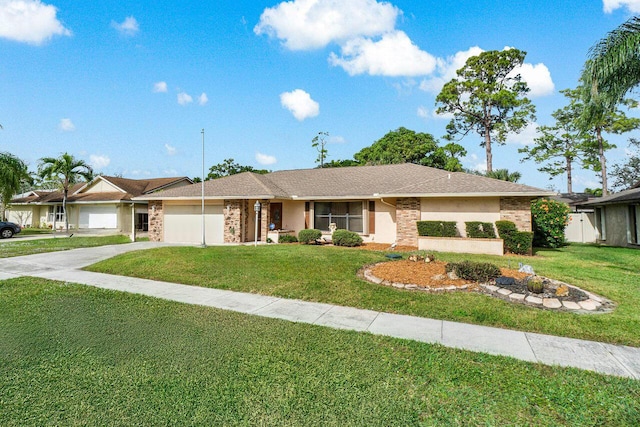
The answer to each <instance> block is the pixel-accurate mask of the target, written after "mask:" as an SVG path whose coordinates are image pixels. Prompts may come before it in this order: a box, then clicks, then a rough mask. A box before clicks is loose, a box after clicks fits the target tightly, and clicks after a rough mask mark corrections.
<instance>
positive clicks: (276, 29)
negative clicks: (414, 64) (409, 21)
mask: <svg viewBox="0 0 640 427" xmlns="http://www.w3.org/2000/svg"><path fill="white" fill-rule="evenodd" d="M401 13H402V12H401V11H400V10H399V9H398V8H397V7H395V6H393V5H392V4H391V3H388V2H377V1H375V0H350V1H344V0H293V1H286V2H282V3H280V4H278V5H277V6H274V7H272V8H267V9H265V10H264V11H263V12H262V15H260V22H258V25H256V26H255V28H254V29H253V31H254V33H256V34H257V35H261V34H266V35H268V36H269V37H273V38H277V39H279V40H281V41H282V43H283V45H284V46H285V47H286V48H288V49H290V50H307V49H318V48H322V47H325V46H327V45H328V44H329V43H334V42H338V43H340V42H343V41H346V40H350V39H353V38H358V37H373V36H379V35H382V34H384V33H387V32H389V31H392V30H393V29H394V28H395V23H396V19H397V17H398V15H400V14H401Z"/></svg>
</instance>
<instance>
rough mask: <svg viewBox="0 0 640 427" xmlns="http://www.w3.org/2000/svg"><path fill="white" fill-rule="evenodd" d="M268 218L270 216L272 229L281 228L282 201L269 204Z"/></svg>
mask: <svg viewBox="0 0 640 427" xmlns="http://www.w3.org/2000/svg"><path fill="white" fill-rule="evenodd" d="M269 218H271V224H273V225H274V228H273V229H274V230H282V203H271V204H270V208H269ZM269 228H271V227H269Z"/></svg>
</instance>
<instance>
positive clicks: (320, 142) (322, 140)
mask: <svg viewBox="0 0 640 427" xmlns="http://www.w3.org/2000/svg"><path fill="white" fill-rule="evenodd" d="M327 138H329V132H318V134H317V135H316V136H314V137H313V139H312V140H311V146H312V147H313V148H315V149H316V150H318V158H317V159H316V163H318V164H320V167H321V168H323V167H324V159H326V158H327V155H328V153H329V152H328V151H327V149H326V148H324V146H325V145H327Z"/></svg>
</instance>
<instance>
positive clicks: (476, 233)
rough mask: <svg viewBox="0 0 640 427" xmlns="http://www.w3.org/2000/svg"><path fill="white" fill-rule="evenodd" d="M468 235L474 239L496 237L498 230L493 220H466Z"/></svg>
mask: <svg viewBox="0 0 640 427" xmlns="http://www.w3.org/2000/svg"><path fill="white" fill-rule="evenodd" d="M465 226H466V228H467V237H471V238H473V239H495V238H496V231H495V230H494V228H493V223H491V222H481V221H468V222H465Z"/></svg>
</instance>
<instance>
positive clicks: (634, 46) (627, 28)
mask: <svg viewBox="0 0 640 427" xmlns="http://www.w3.org/2000/svg"><path fill="white" fill-rule="evenodd" d="M581 80H582V81H583V82H584V83H585V86H586V88H587V89H588V90H587V92H586V94H585V98H586V100H587V101H589V98H590V97H591V96H592V95H593V96H595V97H597V98H600V102H602V103H604V104H605V105H606V106H607V107H608V108H613V107H614V106H615V105H617V104H618V103H619V102H621V101H622V100H623V99H624V97H625V96H626V95H627V93H628V92H629V91H630V90H631V89H633V88H634V87H636V86H637V85H638V84H639V83H640V17H638V16H634V17H632V18H630V19H629V20H628V21H626V22H625V23H623V24H622V25H620V26H619V27H618V28H616V29H615V30H613V31H611V32H609V33H608V34H607V35H606V36H605V37H604V38H603V39H601V40H600V41H598V42H597V43H596V44H595V45H594V46H592V47H591V49H590V50H589V59H588V60H587V62H586V63H585V66H584V68H583V71H582V77H581Z"/></svg>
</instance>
